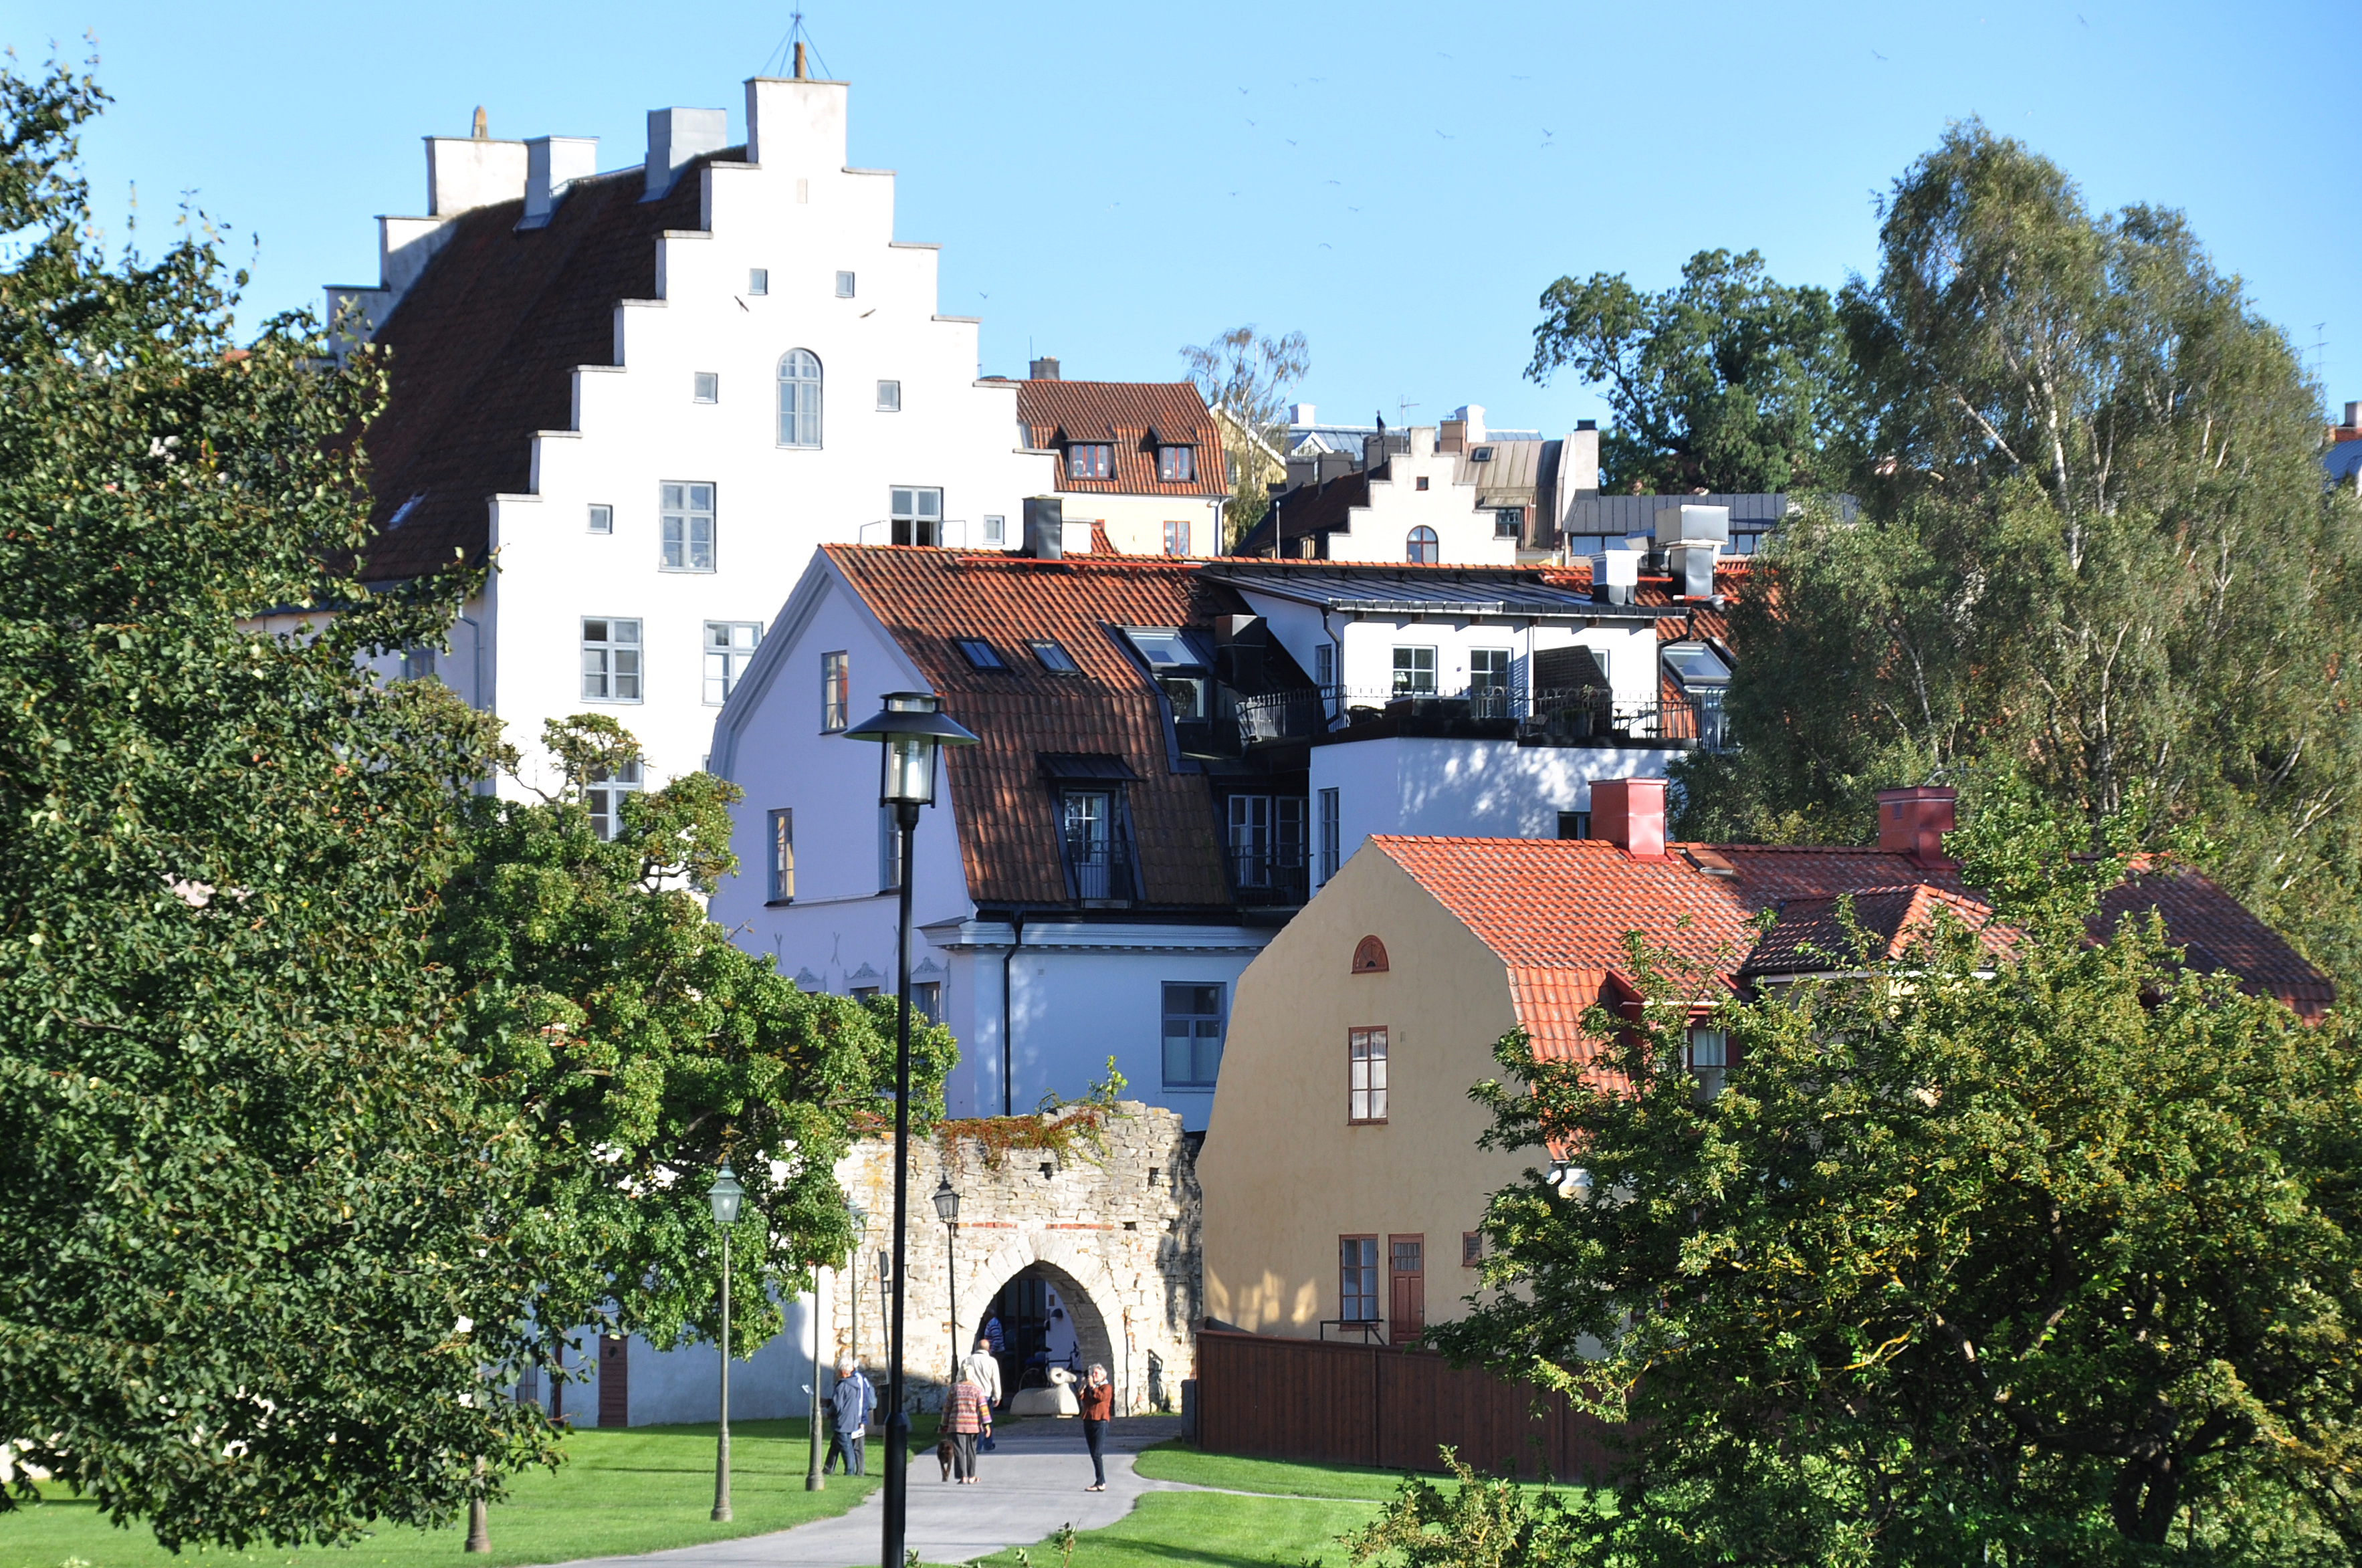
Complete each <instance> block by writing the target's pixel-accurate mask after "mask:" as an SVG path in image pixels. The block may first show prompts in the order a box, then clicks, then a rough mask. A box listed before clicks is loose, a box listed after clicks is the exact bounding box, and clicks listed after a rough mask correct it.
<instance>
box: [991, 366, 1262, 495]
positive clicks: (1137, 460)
mask: <svg viewBox="0 0 2362 1568" xmlns="http://www.w3.org/2000/svg"><path fill="white" fill-rule="evenodd" d="M1011 384H1013V385H1014V386H1015V387H1016V388H1017V419H1018V423H1020V424H1021V425H1024V427H1025V441H1026V445H1028V446H1030V447H1034V448H1035V449H1036V450H1043V451H1051V450H1056V451H1063V450H1065V447H1067V446H1069V445H1070V444H1072V443H1074V442H1077V441H1085V442H1101V441H1103V442H1106V443H1108V444H1109V445H1110V446H1112V447H1114V448H1115V471H1114V476H1113V477H1112V478H1109V479H1103V480H1081V479H1069V478H1067V477H1066V465H1065V463H1063V462H1062V463H1060V464H1059V465H1058V489H1059V490H1060V491H1062V492H1065V493H1069V494H1077V493H1079V494H1091V495H1175V496H1180V495H1195V496H1217V495H1227V494H1229V493H1230V481H1229V480H1227V479H1226V478H1225V477H1224V476H1225V474H1226V472H1227V470H1226V469H1225V468H1224V467H1223V461H1222V433H1221V429H1220V426H1218V425H1216V424H1215V423H1214V416H1213V415H1212V414H1209V413H1208V412H1207V409H1206V400H1205V399H1204V398H1203V397H1201V396H1199V395H1198V388H1197V385H1196V384H1195V383H1194V382H1190V381H1017V382H1013V383H1011ZM1159 445H1163V446H1168V447H1169V446H1184V447H1196V448H1197V450H1198V458H1197V469H1198V477H1197V478H1196V479H1194V480H1186V481H1184V480H1161V479H1158V478H1157V477H1156V448H1157V447H1158V446H1159Z"/></svg>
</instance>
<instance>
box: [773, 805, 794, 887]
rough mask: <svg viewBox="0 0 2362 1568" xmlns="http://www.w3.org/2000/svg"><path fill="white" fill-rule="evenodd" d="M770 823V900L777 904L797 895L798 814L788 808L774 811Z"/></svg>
mask: <svg viewBox="0 0 2362 1568" xmlns="http://www.w3.org/2000/svg"><path fill="white" fill-rule="evenodd" d="M770 824H771V896H770V901H771V902H772V903H775V904H785V903H791V902H793V901H794V900H795V896H796V814H795V812H791V811H786V810H781V811H777V812H771V813H770Z"/></svg>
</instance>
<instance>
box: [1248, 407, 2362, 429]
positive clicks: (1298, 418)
mask: <svg viewBox="0 0 2362 1568" xmlns="http://www.w3.org/2000/svg"><path fill="white" fill-rule="evenodd" d="M2349 406H2350V405H2349ZM1287 422H1288V423H1289V424H1290V425H1309V424H1311V423H1313V419H1312V405H1311V404H1310V403H1289V404H1288V405H1287Z"/></svg>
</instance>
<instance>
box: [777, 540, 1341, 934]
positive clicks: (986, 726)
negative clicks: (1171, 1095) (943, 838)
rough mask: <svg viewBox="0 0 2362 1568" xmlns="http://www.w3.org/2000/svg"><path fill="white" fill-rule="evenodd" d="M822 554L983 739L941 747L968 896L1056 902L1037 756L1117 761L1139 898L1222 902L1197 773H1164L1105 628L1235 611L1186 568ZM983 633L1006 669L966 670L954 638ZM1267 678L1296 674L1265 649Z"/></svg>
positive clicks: (1053, 856) (1159, 720)
mask: <svg viewBox="0 0 2362 1568" xmlns="http://www.w3.org/2000/svg"><path fill="white" fill-rule="evenodd" d="M822 548H823V549H824V550H825V551H826V552H827V555H828V558H829V560H830V562H831V563H832V564H833V565H834V567H835V568H836V569H837V570H838V571H839V572H841V573H842V574H843V575H844V580H845V581H846V582H847V583H849V584H850V585H851V586H852V588H853V590H854V591H855V592H856V593H858V594H859V595H860V596H861V599H862V602H864V603H865V604H866V605H867V606H868V607H869V609H870V612H871V613H873V614H875V615H876V616H877V619H878V621H879V622H880V623H881V624H883V625H884V626H885V627H886V629H887V630H888V631H889V632H890V633H891V634H892V635H893V636H894V638H895V640H896V641H897V642H898V643H900V645H901V647H902V649H903V651H904V652H905V653H907V654H908V655H909V656H910V657H911V661H912V662H913V663H915V664H916V665H917V666H918V667H919V668H920V669H921V670H922V672H923V673H924V674H925V676H926V679H927V681H928V684H929V685H930V686H931V687H933V690H935V691H936V692H937V693H938V694H939V695H940V696H941V697H942V698H943V701H944V712H946V713H948V714H950V715H951V717H953V718H955V719H956V720H958V721H959V722H960V723H963V724H966V726H967V727H968V728H969V729H971V730H973V731H975V732H976V734H977V735H978V736H979V737H980V738H981V742H982V744H980V745H973V746H959V747H955V748H953V749H952V750H951V751H950V752H948V753H947V754H946V758H945V760H946V765H947V767H949V769H950V778H951V786H952V799H953V801H954V804H955V817H956V819H957V821H958V823H959V832H960V853H961V856H962V857H963V859H964V860H965V863H966V869H967V882H968V890H969V895H970V897H972V898H974V899H975V900H977V902H979V903H997V902H1011V903H1018V902H1021V903H1029V904H1061V903H1065V902H1067V901H1068V892H1067V888H1066V878H1065V863H1064V861H1063V859H1062V857H1061V855H1060V841H1059V833H1060V827H1059V823H1058V820H1057V803H1056V797H1055V796H1054V793H1053V792H1052V791H1051V790H1049V789H1048V788H1046V787H1045V786H1044V785H1043V782H1042V767H1043V764H1042V761H1041V758H1042V757H1043V756H1045V755H1048V756H1058V755H1087V756H1096V757H1102V758H1114V759H1117V760H1119V761H1120V762H1121V763H1122V764H1123V765H1125V766H1127V767H1130V768H1131V772H1132V773H1133V774H1134V775H1135V776H1136V778H1137V779H1138V782H1137V783H1133V784H1131V785H1129V786H1127V787H1126V794H1127V796H1128V798H1129V800H1130V801H1131V817H1132V827H1133V837H1134V843H1135V847H1136V848H1137V850H1138V852H1139V856H1140V868H1141V880H1142V893H1143V902H1144V903H1147V904H1153V905H1165V906H1216V905H1220V906H1227V905H1228V904H1229V903H1230V902H1231V894H1230V888H1229V883H1228V880H1227V878H1225V876H1224V873H1223V866H1222V854H1221V849H1220V845H1219V844H1218V843H1217V840H1216V835H1215V823H1214V818H1213V812H1212V807H1211V803H1210V801H1209V797H1208V794H1207V790H1206V782H1205V779H1204V778H1203V777H1202V776H1201V775H1199V774H1197V773H1175V771H1173V767H1172V764H1171V760H1170V757H1169V756H1168V754H1167V751H1166V745H1165V726H1164V712H1163V709H1162V708H1161V707H1160V706H1159V698H1158V694H1157V692H1156V690H1155V688H1154V686H1153V683H1152V682H1151V680H1150V679H1149V678H1148V675H1147V673H1146V672H1145V671H1144V670H1143V669H1142V668H1141V667H1140V666H1139V665H1138V664H1136V663H1134V662H1133V660H1132V658H1131V655H1130V654H1129V653H1128V652H1127V651H1126V649H1125V648H1124V646H1123V645H1122V643H1121V642H1120V638H1119V635H1118V629H1119V628H1120V627H1124V626H1190V625H1199V626H1203V625H1205V624H1208V623H1209V619H1210V617H1211V616H1212V615H1214V614H1217V613H1229V612H1231V611H1233V610H1235V609H1239V608H1242V606H1241V605H1238V604H1236V603H1234V602H1231V601H1230V600H1229V598H1228V596H1227V595H1224V594H1222V593H1221V591H1220V590H1219V589H1217V588H1215V587H1214V586H1213V585H1211V584H1209V583H1205V582H1203V581H1202V580H1201V579H1200V576H1199V573H1198V568H1197V565H1196V563H1194V562H1190V561H1187V560H1179V559H1169V558H1164V557H1161V556H1115V555H1108V556H1101V555H1091V556H1069V557H1067V558H1065V559H1064V560H1062V561H1046V560H1033V559H1030V558H1025V557H1021V556H1008V555H1000V554H996V553H988V552H982V551H966V550H939V549H924V548H918V547H908V546H863V545H827V546H823V547H822ZM955 636H966V637H983V638H985V639H987V640H988V641H989V642H990V643H991V644H992V645H993V646H994V647H995V648H996V649H997V650H999V654H1000V656H1001V657H1002V658H1003V659H1004V660H1005V661H1006V662H1007V663H1008V665H1009V668H1008V670H1007V671H1005V672H1001V671H986V670H978V669H977V668H973V667H972V666H971V665H969V663H968V662H967V660H966V657H963V656H962V655H961V654H959V653H958V652H957V650H955V648H953V646H951V643H950V640H949V639H951V638H952V637H955ZM1035 637H1048V638H1052V639H1054V640H1055V641H1056V642H1057V643H1058V645H1059V646H1061V647H1063V648H1065V651H1066V652H1067V654H1068V655H1069V656H1071V657H1073V659H1074V661H1075V663H1076V666H1078V667H1079V668H1078V669H1077V671H1076V673H1074V674H1071V675H1055V674H1052V673H1050V672H1049V671H1047V670H1045V669H1043V668H1042V665H1041V662H1040V661H1039V660H1038V659H1037V658H1036V657H1034V655H1033V651H1032V649H1031V648H1030V647H1028V646H1026V644H1027V640H1028V639H1029V638H1035ZM1267 657H1268V658H1269V659H1271V660H1275V661H1277V666H1278V668H1277V670H1276V673H1277V674H1278V676H1279V677H1280V678H1282V679H1287V678H1291V677H1292V679H1295V680H1296V681H1297V682H1298V683H1302V677H1301V675H1300V674H1295V673H1294V667H1293V666H1292V665H1287V664H1286V654H1285V653H1284V652H1283V651H1281V650H1279V649H1278V648H1276V647H1274V648H1273V649H1272V650H1271V652H1270V654H1269V655H1268V656H1267Z"/></svg>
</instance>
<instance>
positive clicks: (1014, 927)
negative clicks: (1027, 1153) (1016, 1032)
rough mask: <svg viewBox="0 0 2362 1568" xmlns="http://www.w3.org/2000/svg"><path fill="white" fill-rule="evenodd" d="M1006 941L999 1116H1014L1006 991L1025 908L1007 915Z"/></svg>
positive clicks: (1013, 1007)
mask: <svg viewBox="0 0 2362 1568" xmlns="http://www.w3.org/2000/svg"><path fill="white" fill-rule="evenodd" d="M1009 927H1010V943H1009V951H1008V952H1006V953H1004V954H1002V955H1000V1114H1001V1115H1003V1116H1014V1115H1015V1114H1017V1088H1016V1085H1015V1084H1014V1083H1012V1082H1011V1081H1010V1073H1011V1072H1012V1071H1013V1070H1014V1068H1015V1065H1016V1061H1017V1050H1016V1042H1015V1041H1013V1040H1011V1039H1010V1031H1011V1030H1012V1029H1014V1028H1015V1027H1016V1026H1017V1025H1016V1019H1017V1004H1016V998H1015V993H1014V992H1013V991H1012V990H1010V986H1011V984H1012V983H1013V982H1012V981H1011V978H1010V977H1011V976H1012V975H1013V974H1014V973H1015V972H1016V966H1017V950H1018V949H1019V948H1020V947H1022V946H1024V945H1025V906H1024V905H1022V904H1019V905H1017V906H1015V907H1014V908H1012V909H1010V911H1009Z"/></svg>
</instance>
